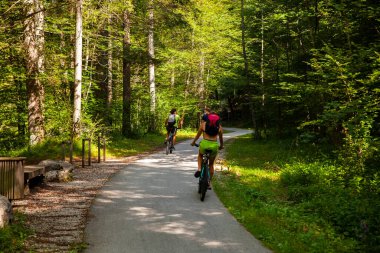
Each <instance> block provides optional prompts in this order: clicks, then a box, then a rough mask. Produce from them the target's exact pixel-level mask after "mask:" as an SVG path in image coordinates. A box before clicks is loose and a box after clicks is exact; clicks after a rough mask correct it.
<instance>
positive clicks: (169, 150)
mask: <svg viewBox="0 0 380 253" xmlns="http://www.w3.org/2000/svg"><path fill="white" fill-rule="evenodd" d="M173 137H174V134H173V133H172V131H170V132H169V137H168V140H167V142H166V154H167V155H168V154H169V153H170V154H171V153H172V152H173V148H174V145H173Z"/></svg>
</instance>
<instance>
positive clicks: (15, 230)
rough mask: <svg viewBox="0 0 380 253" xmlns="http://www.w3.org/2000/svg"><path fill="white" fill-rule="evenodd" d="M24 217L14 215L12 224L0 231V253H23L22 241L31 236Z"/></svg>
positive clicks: (17, 214)
mask: <svg viewBox="0 0 380 253" xmlns="http://www.w3.org/2000/svg"><path fill="white" fill-rule="evenodd" d="M25 224H26V217H25V216H24V215H22V214H21V213H15V214H14V221H13V222H12V224H10V225H8V226H6V227H4V228H2V229H0V252H4V253H8V252H9V253H11V252H23V251H24V250H25V249H24V245H23V242H24V240H25V239H26V238H27V237H28V236H29V235H31V234H32V232H31V231H30V230H29V229H28V228H27V227H26V225H25Z"/></svg>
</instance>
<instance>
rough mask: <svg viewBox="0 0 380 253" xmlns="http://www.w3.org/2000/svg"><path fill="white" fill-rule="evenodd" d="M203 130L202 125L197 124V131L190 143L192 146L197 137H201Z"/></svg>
mask: <svg viewBox="0 0 380 253" xmlns="http://www.w3.org/2000/svg"><path fill="white" fill-rule="evenodd" d="M202 132H203V127H202V124H201V125H200V126H199V129H198V132H197V135H196V136H195V138H194V140H193V142H192V143H191V146H194V145H195V142H196V141H197V140H198V139H199V137H201V134H202Z"/></svg>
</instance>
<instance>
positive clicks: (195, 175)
mask: <svg viewBox="0 0 380 253" xmlns="http://www.w3.org/2000/svg"><path fill="white" fill-rule="evenodd" d="M200 175H201V172H200V171H199V170H197V171H196V172H195V173H194V177H196V178H198V177H200Z"/></svg>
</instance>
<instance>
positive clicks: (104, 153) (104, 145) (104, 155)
mask: <svg viewBox="0 0 380 253" xmlns="http://www.w3.org/2000/svg"><path fill="white" fill-rule="evenodd" d="M105 161H106V139H105V138H103V162H105Z"/></svg>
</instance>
